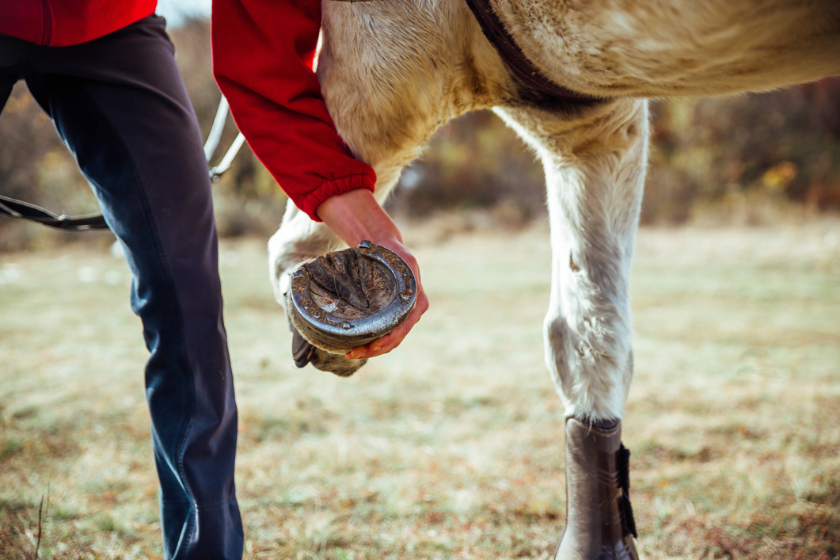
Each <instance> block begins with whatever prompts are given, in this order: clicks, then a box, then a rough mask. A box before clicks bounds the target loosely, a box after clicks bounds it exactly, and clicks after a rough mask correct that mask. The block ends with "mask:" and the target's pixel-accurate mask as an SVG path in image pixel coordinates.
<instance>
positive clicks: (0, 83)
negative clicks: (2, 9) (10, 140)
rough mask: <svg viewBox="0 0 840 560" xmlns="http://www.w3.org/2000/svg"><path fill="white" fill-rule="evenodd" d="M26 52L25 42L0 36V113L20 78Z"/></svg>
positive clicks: (0, 139)
mask: <svg viewBox="0 0 840 560" xmlns="http://www.w3.org/2000/svg"><path fill="white" fill-rule="evenodd" d="M27 50H28V45H27V43H26V42H24V41H21V40H20V39H15V38H13V37H5V36H3V35H0V113H2V112H3V108H4V107H5V106H6V102H7V101H8V100H9V96H10V95H11V94H12V88H13V87H14V85H15V83H16V82H17V81H18V80H19V79H20V78H21V76H22V73H23V66H24V59H25V57H26V52H27ZM0 142H2V138H0Z"/></svg>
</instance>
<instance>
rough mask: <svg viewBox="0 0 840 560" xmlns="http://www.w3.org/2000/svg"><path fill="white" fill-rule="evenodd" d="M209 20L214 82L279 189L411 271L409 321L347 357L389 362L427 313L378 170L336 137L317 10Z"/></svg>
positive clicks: (229, 2)
mask: <svg viewBox="0 0 840 560" xmlns="http://www.w3.org/2000/svg"><path fill="white" fill-rule="evenodd" d="M212 14H213V15H212V18H213V20H212V42H213V71H214V74H215V76H216V81H217V83H218V84H219V88H220V89H221V90H222V92H223V93H224V94H225V96H226V97H227V99H228V102H229V103H230V109H231V113H232V114H233V117H234V119H235V121H236V124H237V126H238V127H239V130H240V131H242V133H243V134H244V135H245V138H246V139H247V140H248V144H249V145H250V146H251V149H252V150H253V152H254V153H255V154H256V155H257V157H258V158H259V159H260V161H262V163H263V164H264V165H265V166H266V168H267V169H268V170H269V172H271V174H272V175H273V176H274V178H275V179H277V182H278V183H279V184H280V186H281V188H282V189H283V190H284V191H285V192H286V194H288V195H289V198H291V199H292V201H293V202H294V203H295V205H296V206H297V207H298V208H300V209H301V210H303V211H304V212H306V213H307V214H308V215H309V216H310V217H311V218H312V219H313V220H315V221H322V220H323V221H324V223H326V224H327V225H328V226H329V227H330V228H331V229H332V230H333V232H335V234H336V235H338V237H339V238H341V240H343V241H344V242H345V243H347V244H348V245H350V246H351V247H352V246H355V245H357V244H358V243H359V242H360V241H362V240H363V239H368V240H370V241H373V242H374V243H376V244H378V245H382V246H384V247H387V248H389V249H391V250H392V251H394V252H396V253H397V254H399V255H400V256H401V257H402V258H403V259H404V260H405V261H406V262H407V263H408V265H409V266H410V267H411V268H412V270H413V271H414V274H415V277H416V279H417V287H418V295H417V302H416V304H415V307H414V309H413V310H412V312H411V313H410V314H409V316H408V317H407V318H406V320H405V321H404V322H403V323H402V324H401V325H400V326H399V327H398V328H397V329H395V330H394V331H392V332H391V333H389V334H388V335H386V336H384V337H382V338H380V339H378V340H375V341H373V342H371V343H370V344H368V345H367V346H364V347H360V348H355V349H353V350H351V351H350V352H348V354H347V357H348V358H351V359H361V358H371V357H375V356H379V355H381V354H384V353H386V352H390V351H391V350H393V349H394V348H395V347H396V346H397V345H398V344H400V342H402V340H403V339H404V338H405V336H406V335H407V334H408V332H409V331H410V330H411V328H412V327H413V326H414V325H415V324H416V323H417V321H418V320H419V319H420V317H421V316H422V314H423V313H424V312H425V311H426V309H428V306H429V303H428V298H427V296H426V294H425V292H424V291H423V289H422V285H421V283H420V271H419V268H418V265H417V260H416V259H415V258H414V257H413V256H412V255H411V253H410V252H409V251H408V249H407V248H406V247H405V245H403V242H402V236H401V235H400V232H399V230H398V229H397V226H396V225H395V224H394V222H393V221H392V220H391V218H390V217H389V216H388V215H387V214H386V213H385V211H384V210H383V209H382V207H381V206H380V205H379V204H378V203H377V202H376V200H375V199H374V197H373V194H372V193H373V190H374V185H375V182H376V175H375V173H374V171H373V169H371V167H370V166H369V165H367V164H365V163H363V162H361V161H358V160H356V159H355V158H354V157H353V154H351V153H350V150H349V149H348V148H347V146H346V145H345V144H344V142H343V141H342V140H341V138H340V137H339V135H338V133H337V132H336V129H335V125H334V124H333V121H332V119H331V118H330V115H329V112H328V111H327V107H326V106H325V104H324V99H323V97H322V96H321V89H320V85H319V84H318V79H317V77H316V76H315V74H314V73H313V71H312V66H313V61H314V57H315V50H316V45H317V42H318V33H319V31H320V26H321V2H320V0H281V1H278V2H265V1H261V0H213V12H212Z"/></svg>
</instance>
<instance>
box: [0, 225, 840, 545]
mask: <svg viewBox="0 0 840 560" xmlns="http://www.w3.org/2000/svg"><path fill="white" fill-rule="evenodd" d="M831 231H833V232H835V234H834V238H832V237H831V235H830V232H831ZM838 231H840V224H838V223H837V222H825V223H822V224H814V225H811V226H808V227H802V228H787V229H753V230H748V229H740V230H739V229H727V230H700V229H679V230H670V229H669V230H643V231H642V232H641V233H640V237H639V243H638V249H637V258H636V262H635V266H634V272H633V282H632V300H633V309H634V313H635V328H636V334H635V340H634V348H635V363H636V374H635V380H634V384H633V387H632V391H631V395H630V399H629V402H628V413H627V417H626V420H625V427H624V430H625V437H624V439H625V443H626V444H627V446H628V447H629V448H630V449H631V450H632V451H633V456H632V459H631V467H632V470H631V480H632V484H633V488H632V494H631V495H632V497H633V504H634V507H635V510H636V517H637V524H638V526H639V532H640V535H641V538H640V541H639V545H640V549H641V553H642V555H643V557H644V558H747V559H769V558H773V559H775V558H779V559H782V558H784V559H797V558H802V559H806V558H807V559H832V558H838V557H840V545H838V543H840V482H838V481H840V248H838V247H836V243H835V244H832V242H831V240H832V239H836V234H837V232H838ZM827 233H829V235H828V236H827V235H826V234H827ZM408 238H409V241H410V244H412V245H413V246H415V247H416V248H417V249H416V253H417V256H418V258H419V259H420V262H421V265H422V267H423V279H424V285H425V286H426V289H427V290H428V292H429V295H430V297H431V300H432V307H431V310H430V311H429V312H428V313H427V315H426V316H425V317H424V319H423V321H422V322H421V323H420V324H419V325H418V327H417V328H416V329H415V332H414V333H412V336H411V337H410V338H409V340H407V341H406V343H405V344H404V345H403V346H402V347H401V348H400V349H399V350H398V351H396V352H394V353H392V354H390V355H388V356H385V357H382V358H378V359H376V360H373V361H372V362H370V363H369V364H368V365H367V366H366V367H365V368H364V369H363V370H361V371H360V372H359V373H358V374H357V375H356V376H354V377H353V378H350V379H339V378H335V377H333V376H331V375H329V374H326V373H322V372H318V371H315V370H313V369H311V368H307V369H304V370H297V369H296V368H295V367H294V365H293V363H292V361H291V357H290V355H289V345H290V336H289V334H288V332H287V331H286V327H285V319H284V318H283V317H282V316H281V314H280V313H279V308H278V307H277V306H276V304H275V303H274V301H273V299H272V296H271V290H270V287H269V285H268V282H267V273H266V270H265V255H264V249H263V244H262V243H261V242H253V241H247V242H238V243H226V244H224V245H223V248H222V256H223V260H222V276H223V286H224V291H225V301H226V310H225V314H226V322H227V328H228V333H229V336H230V344H231V355H232V358H233V363H234V368H235V375H236V388H237V399H238V402H239V408H240V426H239V428H240V445H239V456H238V467H237V468H238V471H237V473H238V474H237V487H238V495H239V498H240V503H241V506H242V510H243V517H244V520H245V525H246V557H248V558H271V559H276V558H284V559H285V558H300V559H309V558H327V559H356V560H358V559H366V558H406V559H408V558H412V559H413V558H441V559H448V558H479V559H481V558H488V559H489V558H494V559H495V558H548V557H550V554H551V551H552V550H553V547H554V544H555V542H556V540H557V538H558V537H559V535H560V532H561V531H562V527H563V525H564V522H565V496H564V491H563V488H564V476H563V451H562V450H563V442H562V437H563V411H562V407H561V406H560V401H559V399H558V398H557V396H556V395H555V393H554V389H553V388H552V386H551V384H550V382H549V378H548V374H547V372H546V369H545V366H544V363H543V350H542V335H541V323H542V317H543V315H544V313H545V307H546V305H547V302H548V284H549V273H550V271H549V254H550V252H549V247H548V237H547V234H546V231H545V230H544V229H543V228H541V227H535V228H533V229H530V230H527V231H523V232H518V233H510V232H500V233H487V232H483V233H476V232H474V233H462V234H455V235H451V232H448V233H446V234H440V233H439V232H438V233H434V232H433V233H432V234H428V233H426V232H425V231H424V230H423V229H422V228H419V227H418V228H409V231H408ZM12 264H14V266H12ZM129 282H130V281H129V277H128V272H127V269H126V267H125V264H124V263H122V262H121V261H120V260H117V259H114V258H112V257H111V256H109V255H107V254H104V253H102V252H93V251H84V250H81V249H78V248H73V249H69V250H68V251H67V252H66V254H63V253H61V252H52V251H51V252H44V253H37V254H36V253H33V254H15V255H0V316H2V318H3V320H2V323H0V364H2V365H0V387H2V391H0V557H2V558H9V559H22V558H33V557H34V552H35V543H36V541H37V537H38V506H39V503H40V501H41V497H42V496H43V497H44V498H45V503H47V505H48V509H47V511H46V512H44V514H43V516H42V517H43V519H42V522H41V532H42V535H41V537H42V538H41V545H40V550H39V554H40V558H126V559H133V558H158V557H161V555H162V553H161V548H160V544H159V525H158V520H157V504H156V497H155V495H156V494H155V493H156V490H157V483H156V477H155V474H154V469H153V464H152V455H151V446H150V443H149V427H148V414H147V412H146V407H145V401H144V396H143V395H144V393H143V386H142V383H143V375H142V368H143V363H144V360H145V349H144V348H143V346H142V335H141V329H140V324H139V321H138V320H137V318H136V317H134V316H133V315H132V314H131V312H130V310H129V308H128V301H127V300H128V291H129ZM47 498H48V499H47Z"/></svg>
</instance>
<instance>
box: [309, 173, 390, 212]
mask: <svg viewBox="0 0 840 560" xmlns="http://www.w3.org/2000/svg"><path fill="white" fill-rule="evenodd" d="M375 183H376V179H374V178H373V177H371V176H370V175H348V176H347V177H342V178H340V179H333V180H331V181H324V182H323V183H321V186H319V187H318V188H317V189H315V190H314V191H312V192H311V193H309V194H307V195H306V196H305V197H304V198H302V199H300V200H295V201H294V202H295V204H296V205H297V207H298V208H300V209H301V210H303V211H304V212H306V213H307V214H308V215H309V217H310V218H312V219H313V220H315V221H316V222H320V221H321V218H319V217H318V214H316V213H315V211H316V210H317V209H318V206H320V205H321V203H322V202H324V201H325V200H327V199H328V198H330V197H332V196H335V195H337V194H344V193H346V192H350V191H354V190H356V189H367V190H369V191H371V192H373V190H374V185H375Z"/></svg>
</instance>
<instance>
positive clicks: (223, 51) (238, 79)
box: [212, 0, 376, 220]
mask: <svg viewBox="0 0 840 560" xmlns="http://www.w3.org/2000/svg"><path fill="white" fill-rule="evenodd" d="M320 26H321V0H270V1H266V0H213V20H212V37H213V70H214V73H215V76H216V81H217V82H218V84H219V87H220V88H221V90H222V92H223V93H224V94H225V96H227V98H228V101H229V102H230V108H231V112H232V114H233V117H234V119H235V120H236V124H237V125H238V126H239V130H241V131H242V133H243V134H244V135H245V138H247V140H248V144H249V145H250V146H251V149H252V150H253V151H254V153H255V154H256V155H257V157H258V158H259V159H260V161H262V162H263V164H264V165H265V166H266V167H267V168H268V170H269V171H270V172H271V174H272V175H273V176H274V178H275V179H277V182H278V183H280V186H281V187H282V188H283V190H284V191H285V192H286V194H288V195H289V197H290V198H291V199H292V200H293V201H294V203H295V204H296V205H297V206H298V208H300V209H301V210H303V211H304V212H306V213H307V214H309V216H310V217H312V218H313V219H314V220H318V216H317V215H316V214H315V210H316V208H318V205H319V204H321V203H322V202H324V201H325V200H326V199H327V198H329V197H331V196H333V195H336V194H341V193H344V192H347V191H351V190H354V189H369V190H371V191H372V190H373V188H374V184H375V183H376V175H375V174H374V172H373V169H371V167H370V166H369V165H367V164H365V163H363V162H361V161H358V160H357V159H355V158H354V157H353V155H352V154H351V153H350V150H349V149H348V148H347V146H346V145H345V144H344V142H343V141H342V140H341V138H340V137H339V136H338V133H337V132H336V130H335V125H334V124H333V121H332V119H331V118H330V115H329V113H328V112H327V108H326V106H325V105H324V100H323V98H322V97H321V88H320V85H319V84H318V79H317V78H316V77H315V74H314V73H313V72H312V62H313V60H314V57H315V47H316V44H317V42H318V32H319V30H320Z"/></svg>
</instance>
